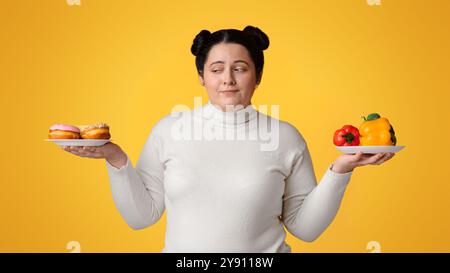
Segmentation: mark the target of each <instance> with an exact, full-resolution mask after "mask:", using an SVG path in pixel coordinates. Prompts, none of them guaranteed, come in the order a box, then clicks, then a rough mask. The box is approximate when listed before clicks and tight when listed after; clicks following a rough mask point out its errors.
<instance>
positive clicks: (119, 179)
mask: <svg viewBox="0 0 450 273" xmlns="http://www.w3.org/2000/svg"><path fill="white" fill-rule="evenodd" d="M160 152H161V142H160V141H159V138H158V137H157V136H156V133H155V132H152V134H150V136H149V138H148V140H147V142H146V143H145V146H144V149H143V151H142V153H141V156H140V158H139V161H138V163H137V164H136V168H134V167H133V165H132V163H131V161H130V159H129V157H128V156H127V162H126V164H125V165H124V166H122V167H121V168H119V169H118V168H116V167H114V166H112V165H111V164H110V163H109V162H108V161H107V160H106V166H107V169H108V174H109V178H110V185H111V192H112V195H113V199H114V203H115V205H116V207H117V209H118V210H119V212H120V214H121V215H122V217H123V218H124V219H125V221H126V223H127V224H128V225H129V226H130V227H131V228H133V229H142V228H145V227H148V226H150V225H152V224H154V223H155V222H157V221H158V220H159V219H160V218H161V216H162V214H163V212H164V210H165V206H164V187H163V180H164V173H163V171H164V168H163V165H162V163H161V160H160Z"/></svg>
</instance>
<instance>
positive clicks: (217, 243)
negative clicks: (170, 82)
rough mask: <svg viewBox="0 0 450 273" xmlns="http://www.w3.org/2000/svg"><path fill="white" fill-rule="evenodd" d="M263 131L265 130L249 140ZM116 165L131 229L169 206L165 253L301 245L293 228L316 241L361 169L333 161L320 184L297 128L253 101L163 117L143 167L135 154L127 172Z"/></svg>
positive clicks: (115, 189) (115, 187)
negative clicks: (343, 168) (289, 239)
mask: <svg viewBox="0 0 450 273" xmlns="http://www.w3.org/2000/svg"><path fill="white" fill-rule="evenodd" d="M263 121H270V122H269V123H268V122H263ZM261 128H262V129H264V130H261ZM269 129H270V130H269ZM260 131H263V132H266V134H265V136H261V137H257V138H251V137H249V135H251V134H252V133H255V132H260ZM269 131H270V134H267V132H269ZM243 134H247V135H245V137H243V138H242V137H241V138H238V137H237V136H238V135H241V136H242V135H243ZM254 135H255V134H254ZM261 135H264V134H261ZM268 135H269V136H270V137H268ZM230 136H234V137H230ZM277 137H278V140H276V138H277ZM269 138H270V139H272V143H271V144H270V145H265V146H264V144H265V143H266V144H267V143H269V141H268V139H269ZM106 166H107V169H108V174H109V177H110V184H111V190H112V194H113V198H114V202H115V204H116V206H117V208H118V210H119V211H120V213H121V215H122V217H123V218H124V219H125V221H126V223H127V224H128V225H129V226H130V227H132V228H133V229H142V228H145V227H148V226H150V225H152V224H154V223H156V222H157V221H158V220H159V219H160V218H161V216H162V215H163V212H164V211H165V210H166V211H167V226H166V237H165V247H164V249H163V252H291V248H290V246H289V245H287V244H286V242H285V238H286V232H285V229H284V227H286V229H287V230H288V231H289V232H290V233H292V234H293V235H294V236H296V237H297V238H299V239H301V240H304V241H307V242H310V241H313V240H315V239H316V238H317V237H318V236H320V234H322V232H323V231H324V230H325V229H326V228H327V227H328V225H329V224H330V223H331V222H332V220H333V219H334V217H335V215H336V213H337V211H338V209H339V206H340V203H341V200H342V197H343V194H344V191H345V189H346V186H347V184H348V182H349V180H350V176H351V174H352V173H351V172H349V173H345V174H340V173H336V172H333V171H331V170H330V169H329V168H328V169H327V171H326V172H325V174H324V175H323V176H322V179H321V180H320V183H319V184H317V180H316V176H315V173H314V169H313V164H312V161H311V156H310V153H309V151H308V147H307V144H306V142H305V140H304V138H303V137H302V135H301V134H300V133H299V132H298V130H297V129H296V128H295V127H293V126H292V125H290V124H289V123H287V122H283V121H280V120H278V119H275V118H272V117H270V116H267V115H264V114H262V113H261V112H258V111H257V110H256V109H255V108H254V107H253V106H252V105H250V106H247V107H246V108H245V109H240V110H239V109H238V110H235V111H232V112H223V111H222V110H220V108H216V106H214V105H212V104H211V102H208V103H207V104H205V105H202V106H200V107H197V108H195V109H194V110H185V111H182V112H176V113H175V114H170V115H167V116H165V117H164V118H162V119H161V120H160V121H159V122H158V123H157V124H156V125H155V126H154V127H153V129H152V131H151V133H150V136H149V137H148V140H147V142H146V144H145V146H144V148H143V151H142V153H141V155H140V158H139V160H138V162H137V164H136V167H135V168H134V167H133V165H132V163H131V162H130V159H129V158H128V159H127V163H126V164H125V165H124V166H122V167H121V168H119V169H117V168H115V167H114V166H112V165H110V163H109V162H108V161H106Z"/></svg>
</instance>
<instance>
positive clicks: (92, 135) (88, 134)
mask: <svg viewBox="0 0 450 273" xmlns="http://www.w3.org/2000/svg"><path fill="white" fill-rule="evenodd" d="M110 137H111V135H110V133H109V126H108V125H107V124H105V123H98V124H93V125H88V126H85V127H84V128H82V129H81V138H83V139H109V138H110Z"/></svg>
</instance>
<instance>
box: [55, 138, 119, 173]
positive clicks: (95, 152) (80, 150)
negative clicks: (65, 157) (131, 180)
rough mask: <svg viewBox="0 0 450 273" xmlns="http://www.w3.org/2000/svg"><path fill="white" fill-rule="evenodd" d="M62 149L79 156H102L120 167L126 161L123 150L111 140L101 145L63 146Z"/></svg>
mask: <svg viewBox="0 0 450 273" xmlns="http://www.w3.org/2000/svg"><path fill="white" fill-rule="evenodd" d="M62 149H63V150H64V151H67V152H69V153H72V154H74V155H77V156H80V157H89V158H104V159H106V160H108V162H109V163H110V164H111V165H113V166H114V167H116V168H120V167H122V166H124V165H125V164H126V163H127V155H126V154H125V152H124V151H122V149H121V148H120V147H119V146H118V145H117V144H114V143H112V142H108V143H106V144H105V145H102V146H63V147H62Z"/></svg>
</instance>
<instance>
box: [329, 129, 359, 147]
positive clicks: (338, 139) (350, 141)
mask: <svg viewBox="0 0 450 273" xmlns="http://www.w3.org/2000/svg"><path fill="white" fill-rule="evenodd" d="M333 142H334V145H336V146H358V145H359V130H358V128H356V127H353V126H352V125H344V126H343V127H342V128H341V129H338V130H336V132H334V138H333Z"/></svg>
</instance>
